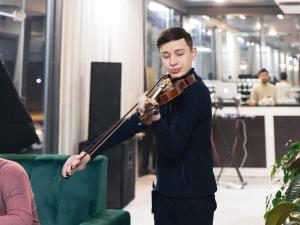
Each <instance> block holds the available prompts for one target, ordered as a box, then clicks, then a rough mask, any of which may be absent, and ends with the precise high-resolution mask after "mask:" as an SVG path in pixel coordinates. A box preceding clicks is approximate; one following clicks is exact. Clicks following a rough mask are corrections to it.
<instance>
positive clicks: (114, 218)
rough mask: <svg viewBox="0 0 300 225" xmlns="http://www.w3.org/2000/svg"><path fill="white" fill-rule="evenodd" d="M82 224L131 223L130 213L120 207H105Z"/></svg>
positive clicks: (111, 224) (121, 224)
mask: <svg viewBox="0 0 300 225" xmlns="http://www.w3.org/2000/svg"><path fill="white" fill-rule="evenodd" d="M80 225H130V215H129V213H128V212H127V211H124V210H120V209H105V210H104V211H102V212H101V213H98V214H96V215H95V216H93V217H92V218H90V219H89V220H88V221H85V222H83V223H81V224H80Z"/></svg>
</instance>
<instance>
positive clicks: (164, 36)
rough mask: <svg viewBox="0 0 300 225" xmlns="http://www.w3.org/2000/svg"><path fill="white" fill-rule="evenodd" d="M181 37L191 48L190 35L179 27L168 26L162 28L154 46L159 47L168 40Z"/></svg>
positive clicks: (175, 39)
mask: <svg viewBox="0 0 300 225" xmlns="http://www.w3.org/2000/svg"><path fill="white" fill-rule="evenodd" d="M181 38H184V40H185V42H186V43H187V45H188V46H189V47H190V49H192V48H193V40H192V37H191V35H190V34H189V33H188V32H186V31H185V29H183V28H181V27H170V28H167V29H165V30H163V31H162V32H161V33H160V35H159V37H158V39H157V42H156V46H157V47H158V49H159V48H160V47H161V46H162V45H163V44H166V43H168V42H170V41H177V40H179V39H181Z"/></svg>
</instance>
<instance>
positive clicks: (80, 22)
mask: <svg viewBox="0 0 300 225" xmlns="http://www.w3.org/2000/svg"><path fill="white" fill-rule="evenodd" d="M143 14H144V6H143V1H141V0H110V1H106V0H65V1H63V26H62V55H61V58H62V61H61V90H60V125H59V128H60V134H59V153H64V154H72V153H74V152H76V151H77V149H78V143H79V142H80V141H82V140H86V139H87V135H88V114H89V91H90V90H89V87H90V64H91V62H92V61H103V62H121V63H122V91H121V93H122V97H121V114H122V115H123V114H124V113H125V112H126V111H127V110H129V109H130V107H131V106H132V105H134V104H135V103H136V101H137V99H138V97H139V96H140V95H141V94H142V92H143V76H144V75H143V68H144V54H143V32H144V31H143V19H144V15H143ZM103 97H107V96H103Z"/></svg>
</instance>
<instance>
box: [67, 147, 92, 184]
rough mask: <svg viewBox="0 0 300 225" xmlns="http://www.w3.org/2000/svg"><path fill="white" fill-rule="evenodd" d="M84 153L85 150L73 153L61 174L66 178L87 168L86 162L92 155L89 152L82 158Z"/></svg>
mask: <svg viewBox="0 0 300 225" xmlns="http://www.w3.org/2000/svg"><path fill="white" fill-rule="evenodd" d="M84 154H85V152H81V153H80V154H79V155H72V156H70V157H69V158H68V159H67V161H66V162H65V164H64V166H63V169H62V172H61V175H62V176H63V177H64V178H67V177H69V176H72V175H73V174H74V173H75V172H77V171H81V170H83V169H84V168H85V166H86V164H87V163H88V162H89V161H90V160H91V157H90V155H89V154H87V155H86V156H85V157H84V158H83V159H82V160H80V159H81V157H82V156H83V155H84Z"/></svg>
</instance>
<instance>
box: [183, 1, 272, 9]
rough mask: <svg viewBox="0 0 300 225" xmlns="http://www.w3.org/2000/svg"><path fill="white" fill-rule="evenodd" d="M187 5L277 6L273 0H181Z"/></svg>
mask: <svg viewBox="0 0 300 225" xmlns="http://www.w3.org/2000/svg"><path fill="white" fill-rule="evenodd" d="M182 2H184V4H185V5H186V6H187V7H190V6H197V7H199V6H225V7H245V6H252V7H254V6H275V7H276V6H277V5H276V3H275V2H274V0H247V1H245V0H224V2H222V3H218V2H216V1H215V0H182Z"/></svg>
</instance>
